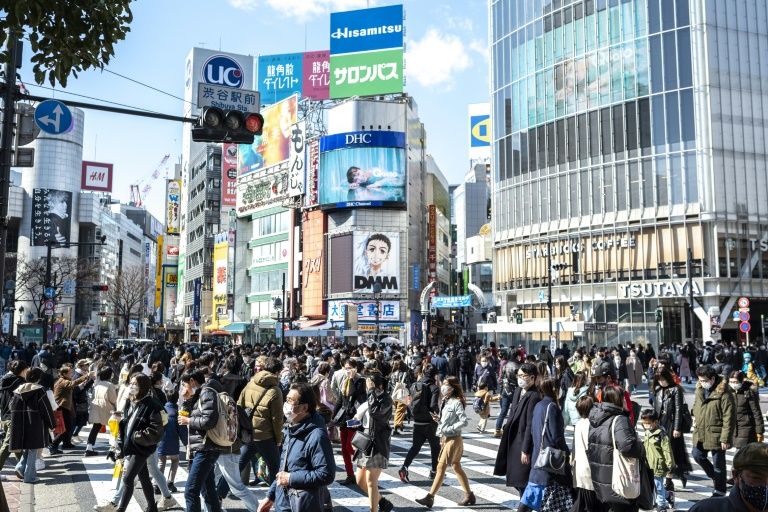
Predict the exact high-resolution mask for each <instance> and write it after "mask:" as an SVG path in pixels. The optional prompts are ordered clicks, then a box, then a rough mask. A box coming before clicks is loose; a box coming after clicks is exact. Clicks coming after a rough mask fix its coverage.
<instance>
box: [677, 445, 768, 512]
mask: <svg viewBox="0 0 768 512" xmlns="http://www.w3.org/2000/svg"><path fill="white" fill-rule="evenodd" d="M732 476H733V480H734V486H733V488H732V489H731V492H730V494H729V495H728V496H718V497H712V498H707V499H705V500H702V501H699V502H698V503H696V504H694V505H693V507H691V509H690V512H764V511H766V510H768V445H767V444H763V443H751V444H748V445H747V446H745V447H744V448H742V449H740V450H739V451H738V452H737V453H736V455H735V456H734V457H733V473H732Z"/></svg>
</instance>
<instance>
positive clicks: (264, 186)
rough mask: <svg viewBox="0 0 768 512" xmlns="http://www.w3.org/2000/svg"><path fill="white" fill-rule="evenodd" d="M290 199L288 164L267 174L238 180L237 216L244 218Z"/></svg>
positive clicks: (276, 167)
mask: <svg viewBox="0 0 768 512" xmlns="http://www.w3.org/2000/svg"><path fill="white" fill-rule="evenodd" d="M287 197H288V162H283V163H281V164H279V165H276V166H274V167H271V168H269V169H267V170H266V171H265V173H263V174H262V173H258V174H256V173H253V174H250V175H248V176H241V177H239V178H238V179H237V216H238V217H244V216H246V215H250V214H251V213H253V212H255V211H256V210H258V209H259V208H262V207H264V206H267V205H270V204H274V203H281V202H282V201H283V200H285V199H286V198H287Z"/></svg>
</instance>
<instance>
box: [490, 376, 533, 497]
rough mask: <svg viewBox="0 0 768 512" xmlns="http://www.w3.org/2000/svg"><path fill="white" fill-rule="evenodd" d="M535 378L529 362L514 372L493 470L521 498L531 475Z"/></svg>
mask: <svg viewBox="0 0 768 512" xmlns="http://www.w3.org/2000/svg"><path fill="white" fill-rule="evenodd" d="M537 376H538V373H537V371H536V366H535V365H534V364H533V363H525V364H523V365H521V366H520V369H519V370H518V371H517V384H518V387H517V389H515V393H514V395H513V396H512V405H511V412H510V414H509V420H508V421H507V423H506V425H504V430H503V432H502V435H501V443H500V444H499V452H498V453H497V455H496V464H495V466H494V468H493V474H494V475H497V476H504V475H506V477H507V480H506V483H507V487H514V488H515V489H517V490H518V491H519V492H520V495H521V496H522V493H523V491H524V490H525V487H526V485H528V477H529V475H530V473H531V464H532V461H531V453H532V452H533V437H532V436H531V428H532V426H533V409H534V407H535V406H536V404H537V403H538V402H539V393H538V391H536V377H537ZM518 510H519V511H523V510H527V507H525V505H523V504H521V505H520V508H518Z"/></svg>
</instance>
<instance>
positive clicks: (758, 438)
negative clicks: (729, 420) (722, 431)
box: [728, 370, 765, 448]
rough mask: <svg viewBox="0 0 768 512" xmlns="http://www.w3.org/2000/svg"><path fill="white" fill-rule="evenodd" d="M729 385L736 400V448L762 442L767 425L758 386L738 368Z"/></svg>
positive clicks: (734, 438) (734, 436)
mask: <svg viewBox="0 0 768 512" xmlns="http://www.w3.org/2000/svg"><path fill="white" fill-rule="evenodd" d="M728 385H729V386H730V388H731V390H732V391H733V395H734V399H735V402H736V428H735V430H734V432H733V446H734V448H744V447H745V446H747V445H748V444H749V443H762V442H763V433H764V432H765V425H764V422H763V412H762V411H761V410H760V395H759V394H758V388H757V386H756V385H755V384H754V383H753V382H751V381H749V380H746V378H745V375H744V372H742V371H738V370H737V371H734V372H731V375H730V378H729V381H728Z"/></svg>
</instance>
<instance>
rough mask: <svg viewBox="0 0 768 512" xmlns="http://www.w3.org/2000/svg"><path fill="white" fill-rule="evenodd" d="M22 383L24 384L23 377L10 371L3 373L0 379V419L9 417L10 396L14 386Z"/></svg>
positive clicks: (14, 388)
mask: <svg viewBox="0 0 768 512" xmlns="http://www.w3.org/2000/svg"><path fill="white" fill-rule="evenodd" d="M22 384H24V379H22V378H21V377H19V376H18V375H14V374H13V373H12V372H8V373H6V374H5V375H3V378H2V380H0V419H3V420H10V419H11V416H10V408H9V407H10V405H11V398H13V392H14V391H16V388H18V387H19V386H21V385H22Z"/></svg>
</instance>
